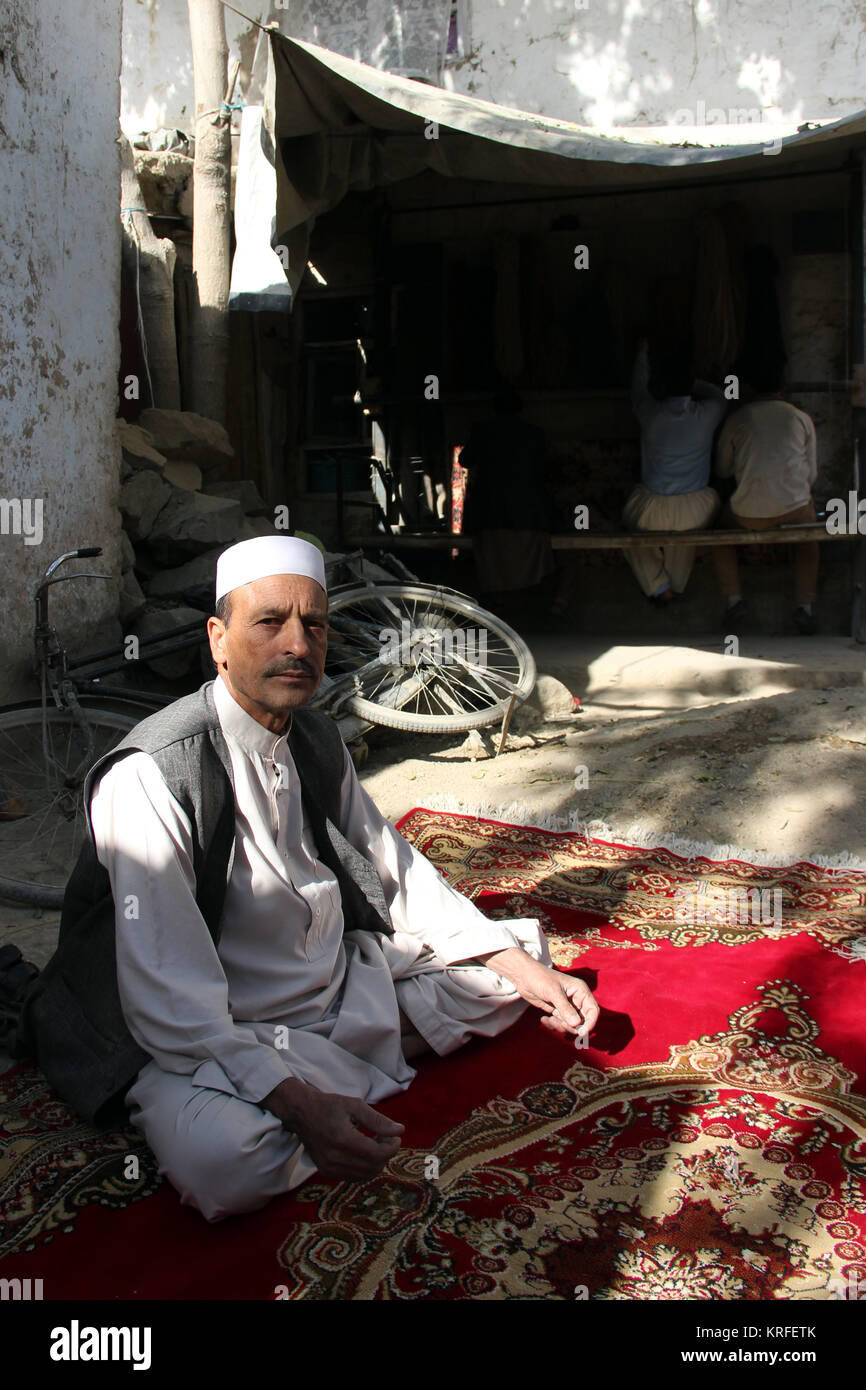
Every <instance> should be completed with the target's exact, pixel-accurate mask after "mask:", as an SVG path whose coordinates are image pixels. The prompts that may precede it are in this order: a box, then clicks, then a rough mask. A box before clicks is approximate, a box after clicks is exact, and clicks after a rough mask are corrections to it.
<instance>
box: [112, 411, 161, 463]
mask: <svg viewBox="0 0 866 1390" xmlns="http://www.w3.org/2000/svg"><path fill="white" fill-rule="evenodd" d="M118 425H119V427H120V447H121V449H122V450H123V461H124V463H125V464H127V466H128V467H130V468H149V469H152V470H153V471H154V472H156V473H161V472H162V471H163V469H164V468H165V455H164V454H161V453H160V452H159V450H158V449H155V448H154V447H153V435H152V434H150V433H148V431H147V430H144V429H142V428H141V426H140V425H130V424H129V423H128V422H127V421H126V420H119V421H118Z"/></svg>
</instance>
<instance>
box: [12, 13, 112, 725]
mask: <svg viewBox="0 0 866 1390" xmlns="http://www.w3.org/2000/svg"><path fill="white" fill-rule="evenodd" d="M0 52H2V57H0V72H2V82H0V122H2V126H0V129H2V131H3V145H4V150H3V159H2V161H0V207H2V209H3V213H2V229H3V235H2V237H0V360H2V362H3V371H2V374H0V502H4V503H6V504H7V506H6V507H5V508H4V509H3V510H0V525H2V522H3V516H4V511H5V515H6V518H7V522H6V529H7V534H5V535H4V534H0V589H2V595H3V662H2V663H0V699H8V698H10V696H11V695H12V694H14V693H15V692H17V691H19V690H21V689H22V681H23V679H24V676H25V673H26V671H27V669H28V665H29V653H30V651H31V650H32V627H33V613H32V603H31V594H32V589H33V585H34V581H35V580H36V579H37V577H38V576H39V574H40V573H42V572H43V571H44V570H45V568H46V567H47V566H48V564H49V563H50V561H51V559H52V558H53V557H54V556H55V555H57V554H59V553H60V552H62V551H64V550H71V549H73V548H75V547H77V546H81V545H103V546H104V547H105V550H106V554H105V557H104V558H105V562H106V564H107V566H108V567H109V568H112V567H113V568H114V570H115V571H117V569H118V560H119V537H120V518H119V515H118V512H117V510H116V499H117V491H118V475H119V450H118V446H117V442H116V438H115V426H114V418H115V413H116V409H115V407H116V397H117V371H118V362H119V339H118V328H117V325H118V317H119V278H120V223H119V216H118V207H119V198H120V174H119V162H118V147H117V144H116V143H115V141H116V136H117V116H118V73H119V69H120V13H119V5H118V4H117V3H116V0H88V4H87V5H86V6H82V5H70V4H68V3H64V0H28V3H27V5H26V6H21V5H17V4H16V3H15V0H0ZM21 501H24V503H25V515H26V512H27V510H28V507H27V504H28V503H29V504H30V507H32V508H33V510H32V511H31V519H32V520H34V521H35V519H36V516H37V515H38V509H39V504H40V503H41V507H42V525H41V527H40V528H37V527H36V526H32V527H31V528H28V529H30V537H29V538H28V537H27V536H25V535H23V534H13V528H14V527H15V523H16V509H15V507H14V506H13V507H10V506H9V505H8V504H11V503H20V502H21ZM40 531H41V534H40ZM29 540H32V541H34V542H36V543H29ZM72 587H73V586H71V585H65V586H62V588H63V590H65V591H66V592H65V593H63V594H62V597H61V598H60V600H59V601H58V603H57V605H56V615H57V618H58V621H59V624H60V625H61V626H62V627H63V630H64V633H65V634H66V635H68V636H70V637H71V638H72V639H74V640H75V639H77V640H85V639H86V636H87V635H88V634H89V633H90V632H92V631H94V630H95V628H96V627H97V626H98V625H99V624H100V623H103V622H104V621H105V620H107V619H108V618H109V617H110V615H111V614H112V613H113V612H114V611H115V610H116V607H117V588H116V586H115V585H110V584H105V583H95V582H94V583H90V584H81V585H76V586H75V594H74V597H73V596H72V595H71V594H70V592H69V591H70V590H71V589H72ZM55 592H56V593H61V590H55Z"/></svg>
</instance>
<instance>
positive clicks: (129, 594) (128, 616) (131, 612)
mask: <svg viewBox="0 0 866 1390" xmlns="http://www.w3.org/2000/svg"><path fill="white" fill-rule="evenodd" d="M124 539H126V538H125V536H124ZM146 605H147V598H146V597H145V593H144V590H143V589H142V587H141V585H140V584H139V582H138V580H137V579H136V577H135V571H134V570H132V569H127V570H124V571H123V573H122V574H121V576H120V606H119V608H118V614H117V616H118V617H119V618H120V621H121V624H122V625H123V627H124V629H126V628H127V627H128V626H129V624H130V623H132V622H134V621H135V619H136V618H137V617H138V616H139V614H140V613H142V612H143V611H144V608H145V607H146Z"/></svg>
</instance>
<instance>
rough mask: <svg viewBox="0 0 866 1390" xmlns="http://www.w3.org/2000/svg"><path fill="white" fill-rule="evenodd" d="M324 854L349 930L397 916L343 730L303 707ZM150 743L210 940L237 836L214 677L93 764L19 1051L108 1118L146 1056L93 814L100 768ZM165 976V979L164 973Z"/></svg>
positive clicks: (298, 757)
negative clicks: (349, 799)
mask: <svg viewBox="0 0 866 1390" xmlns="http://www.w3.org/2000/svg"><path fill="white" fill-rule="evenodd" d="M288 746H289V751H290V752H291V754H292V757H293V759H294V761H295V766H296V767H297V770H298V776H299V778H300V782H301V789H302V797H303V802H304V808H305V810H306V813H307V818H308V820H309V822H310V826H311V829H312V832H313V837H314V839H315V843H316V849H317V851H318V855H319V858H320V859H321V861H322V863H323V864H325V865H327V867H328V868H329V869H330V870H331V871H332V873H333V874H334V875H335V877H336V879H337V883H338V885H339V888H340V896H341V899H342V905H343V918H344V930H345V931H358V930H360V931H378V932H386V933H388V934H391V932H392V927H391V921H390V917H389V914H388V907H387V904H386V902H385V895H384V891H383V889H382V884H381V882H380V881H379V878H378V875H377V873H376V871H375V869H374V868H373V866H372V864H371V863H370V862H369V860H367V859H366V858H365V857H364V856H363V855H361V854H359V853H358V851H357V850H355V849H354V848H353V847H352V846H351V845H350V844H349V843H348V842H347V840H346V839H345V838H344V836H343V835H342V833H341V827H340V819H341V817H340V784H341V781H342V775H343V757H344V750H343V741H342V739H341V738H340V734H339V731H338V729H337V726H336V724H334V723H333V721H332V720H331V719H330V718H329V717H328V716H327V715H324V714H321V713H318V712H317V711H315V710H296V711H295V712H294V714H293V716H292V727H291V730H290V732H289V737H288ZM132 752H142V753H148V754H150V756H151V757H152V758H153V760H154V762H155V763H156V764H157V766H158V767H159V769H160V772H161V773H162V775H163V777H164V778H165V781H166V784H167V786H168V788H169V790H170V791H171V793H172V795H173V796H174V797H175V798H176V799H177V801H178V802H179V803H180V805H181V806H182V807H183V810H184V811H185V813H186V815H187V816H188V817H189V820H190V823H191V826H192V833H193V868H194V871H195V881H196V903H197V905H198V908H199V910H200V912H201V914H202V917H203V918H204V920H205V922H206V924H207V928H208V931H209V932H210V934H211V936H212V937H213V939H214V942H215V943H218V942H219V936H220V923H221V918H222V910H223V903H224V900H225V893H226V886H227V883H228V878H229V874H230V873H231V862H232V857H233V853H234V835H235V799H234V790H233V786H232V772H231V756H230V754H229V750H228V746H227V744H226V741H225V738H224V736H223V732H222V728H221V726H220V722H219V718H218V716H217V711H216V706H215V704H214V699H213V682H212V681H209V682H208V683H207V684H205V685H203V686H202V687H201V689H200V690H198V691H196V693H195V694H194V695H187V696H185V697H184V698H183V699H181V700H177V701H176V702H175V703H174V704H172V705H169V706H168V707H167V708H166V709H164V710H160V711H159V712H158V713H157V714H153V715H150V716H149V717H148V718H147V719H144V720H143V721H142V722H141V723H140V724H137V725H136V727H135V728H134V729H132V730H131V731H130V733H129V734H127V735H126V737H125V738H124V739H122V740H121V742H120V743H119V744H118V745H117V747H116V748H115V749H114V750H113V751H112V752H111V753H109V754H107V755H106V756H105V757H104V758H102V759H100V761H99V762H98V763H96V765H95V766H94V767H93V768H92V769H91V770H90V772H89V774H88V776H87V779H86V781H85V784H84V805H85V807H86V810H87V828H88V838H87V840H86V841H85V843H84V846H83V848H82V850H81V854H80V855H79V858H78V862H77V864H76V866H75V868H74V870H73V872H72V876H71V877H70V879H69V882H68V884H67V886H66V893H65V896H64V900H63V911H62V915H61V919H60V936H59V942H58V946H57V950H56V951H55V953H54V955H53V956H52V957H51V960H50V961H49V962H48V964H47V965H46V967H45V969H44V970H43V971H42V972H41V974H40V975H39V977H38V978H37V979H36V980H35V981H34V984H33V986H32V988H31V990H30V992H29V994H28V996H27V999H26V1001H25V1004H24V1010H23V1013H22V1019H21V1026H20V1029H19V1035H18V1045H17V1047H16V1051H17V1052H18V1054H19V1055H25V1054H29V1055H32V1056H34V1057H35V1058H36V1060H37V1062H38V1064H39V1066H40V1067H41V1069H42V1071H43V1072H44V1073H45V1076H46V1077H47V1078H48V1080H49V1081H50V1082H51V1084H52V1086H53V1087H54V1089H55V1090H56V1091H57V1092H58V1093H59V1094H60V1095H61V1096H62V1097H63V1099H64V1100H65V1101H66V1102H67V1103H68V1104H69V1105H70V1106H72V1108H73V1109H74V1110H75V1111H76V1112H77V1113H78V1114H79V1115H82V1116H83V1117H84V1118H85V1119H88V1120H96V1121H97V1122H98V1123H99V1122H105V1123H112V1122H114V1120H116V1119H119V1118H122V1117H123V1113H124V1112H123V1109H122V1104H121V1102H122V1100H123V1096H124V1095H125V1093H126V1091H127V1090H128V1089H129V1087H130V1086H131V1085H132V1083H133V1081H134V1080H135V1078H136V1076H137V1075H138V1072H139V1071H140V1070H141V1068H142V1067H143V1066H144V1064H145V1063H146V1062H148V1061H149V1060H150V1057H149V1055H148V1054H147V1053H146V1052H144V1051H143V1050H142V1049H141V1048H140V1047H139V1046H138V1044H137V1043H136V1042H135V1040H134V1038H133V1037H132V1036H131V1034H130V1032H129V1029H128V1028H127V1026H126V1020H125V1019H124V1016H123V1010H122V1008H121V1004H120V997H119V994H118V988H117V961H116V955H115V905H114V901H113V899H112V894H111V884H110V882H109V877H108V873H107V872H106V870H105V869H104V868H103V867H102V865H101V864H100V863H99V860H98V858H97V856H96V847H95V844H94V841H93V827H92V825H91V822H90V801H91V797H92V795H93V791H94V788H95V786H96V783H97V781H98V779H99V778H100V777H101V776H102V774H103V773H104V772H105V771H106V770H107V769H108V767H109V766H110V765H111V764H112V763H113V762H116V761H117V760H118V759H120V758H122V757H125V756H126V755H127V754H128V753H132ZM167 983H168V986H169V987H170V983H171V982H170V981H169V982H167Z"/></svg>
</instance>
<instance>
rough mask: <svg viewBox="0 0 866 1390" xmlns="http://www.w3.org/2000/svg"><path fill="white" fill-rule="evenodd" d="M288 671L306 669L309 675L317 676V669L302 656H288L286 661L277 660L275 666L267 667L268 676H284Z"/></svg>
mask: <svg viewBox="0 0 866 1390" xmlns="http://www.w3.org/2000/svg"><path fill="white" fill-rule="evenodd" d="M286 671H304V672H305V673H306V674H307V675H308V676H315V674H316V673H315V671H314V670H313V668H312V666H311V665H310V663H309V662H308V661H304V660H303V659H302V658H300V657H295V656H287V657H286V658H285V660H284V661H280V662H275V663H274V665H273V666H268V667H266V669H265V675H266V676H282V675H283V674H284V673H285V672H286Z"/></svg>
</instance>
